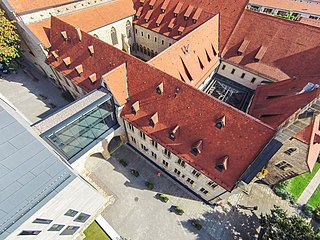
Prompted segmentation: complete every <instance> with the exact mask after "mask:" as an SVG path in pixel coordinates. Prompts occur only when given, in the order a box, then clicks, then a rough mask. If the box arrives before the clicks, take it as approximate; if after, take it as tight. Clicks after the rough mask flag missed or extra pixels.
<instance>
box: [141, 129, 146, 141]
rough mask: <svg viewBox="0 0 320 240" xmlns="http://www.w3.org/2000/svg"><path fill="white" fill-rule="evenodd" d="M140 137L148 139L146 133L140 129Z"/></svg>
mask: <svg viewBox="0 0 320 240" xmlns="http://www.w3.org/2000/svg"><path fill="white" fill-rule="evenodd" d="M140 137H141V138H142V139H143V140H146V134H144V133H143V132H141V131H140Z"/></svg>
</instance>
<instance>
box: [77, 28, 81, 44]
mask: <svg viewBox="0 0 320 240" xmlns="http://www.w3.org/2000/svg"><path fill="white" fill-rule="evenodd" d="M76 31H77V34H78V38H79V41H80V42H81V41H82V34H81V30H80V28H76Z"/></svg>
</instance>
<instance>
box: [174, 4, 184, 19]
mask: <svg viewBox="0 0 320 240" xmlns="http://www.w3.org/2000/svg"><path fill="white" fill-rule="evenodd" d="M182 6H183V3H182V2H179V3H178V4H177V6H176V8H175V9H174V11H173V15H174V16H175V17H177V16H178V14H179V12H180V10H181V8H182Z"/></svg>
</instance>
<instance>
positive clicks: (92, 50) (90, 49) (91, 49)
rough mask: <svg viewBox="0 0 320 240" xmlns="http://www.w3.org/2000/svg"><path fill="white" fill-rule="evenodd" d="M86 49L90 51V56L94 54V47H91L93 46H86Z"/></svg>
mask: <svg viewBox="0 0 320 240" xmlns="http://www.w3.org/2000/svg"><path fill="white" fill-rule="evenodd" d="M88 50H89V52H90V55H91V56H92V55H93V54H94V48H93V46H92V45H91V46H89V47H88Z"/></svg>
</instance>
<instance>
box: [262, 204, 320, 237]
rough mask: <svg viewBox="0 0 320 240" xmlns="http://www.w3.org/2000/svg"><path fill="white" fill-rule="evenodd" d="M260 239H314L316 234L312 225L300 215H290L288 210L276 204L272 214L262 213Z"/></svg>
mask: <svg viewBox="0 0 320 240" xmlns="http://www.w3.org/2000/svg"><path fill="white" fill-rule="evenodd" d="M260 224H261V230H260V233H259V239H260V240H262V239H268V240H269V239H270V240H273V239H282V240H292V239H295V240H300V239H301V240H314V239H316V234H315V232H314V230H313V228H312V226H311V225H310V224H309V223H308V222H307V221H306V220H305V219H304V218H302V217H300V216H298V215H292V216H288V214H287V212H286V211H284V210H283V209H281V208H280V207H278V206H274V209H272V210H271V214H267V215H261V218H260Z"/></svg>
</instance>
